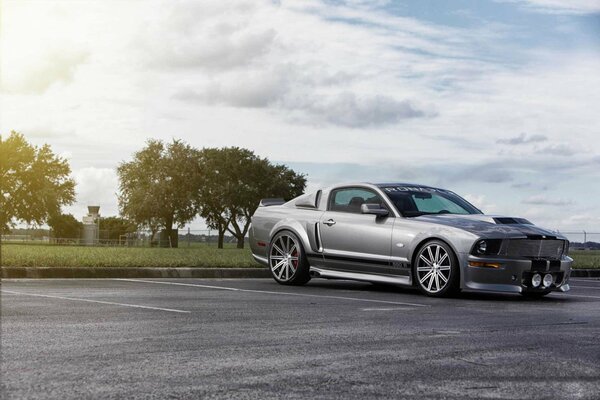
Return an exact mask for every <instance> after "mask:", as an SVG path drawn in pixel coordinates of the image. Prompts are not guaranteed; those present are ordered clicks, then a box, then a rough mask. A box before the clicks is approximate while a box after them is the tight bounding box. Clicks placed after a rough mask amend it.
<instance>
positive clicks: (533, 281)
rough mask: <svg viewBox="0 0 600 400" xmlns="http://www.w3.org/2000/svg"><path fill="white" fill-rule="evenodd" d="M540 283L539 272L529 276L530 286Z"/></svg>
mask: <svg viewBox="0 0 600 400" xmlns="http://www.w3.org/2000/svg"><path fill="white" fill-rule="evenodd" d="M540 283H542V276H541V275H540V274H534V275H533V276H532V277H531V286H533V287H538V286H540Z"/></svg>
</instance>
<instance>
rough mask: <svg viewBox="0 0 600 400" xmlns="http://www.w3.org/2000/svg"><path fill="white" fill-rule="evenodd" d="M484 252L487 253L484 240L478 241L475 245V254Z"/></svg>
mask: <svg viewBox="0 0 600 400" xmlns="http://www.w3.org/2000/svg"><path fill="white" fill-rule="evenodd" d="M486 251H487V242H486V241H485V240H480V241H479V242H478V243H477V252H478V253H479V254H485V252H486Z"/></svg>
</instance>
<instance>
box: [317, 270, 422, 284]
mask: <svg viewBox="0 0 600 400" xmlns="http://www.w3.org/2000/svg"><path fill="white" fill-rule="evenodd" d="M310 275H311V276H314V277H316V278H331V279H348V280H352V281H364V282H378V283H391V284H394V285H402V286H412V280H411V277H410V276H398V275H394V276H391V275H375V274H361V273H356V272H345V271H332V270H329V269H323V268H316V267H310Z"/></svg>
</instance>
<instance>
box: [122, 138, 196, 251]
mask: <svg viewBox="0 0 600 400" xmlns="http://www.w3.org/2000/svg"><path fill="white" fill-rule="evenodd" d="M117 173H118V175H119V180H120V185H119V207H120V211H121V215H123V216H124V217H126V218H128V219H129V220H131V221H132V222H134V223H135V224H137V225H139V226H144V227H147V228H149V229H150V230H151V231H152V237H151V240H152V239H154V236H155V234H156V232H157V231H158V229H160V228H164V229H165V231H166V234H167V235H168V237H171V235H172V230H173V226H174V225H175V226H177V227H179V228H181V227H183V225H184V224H186V223H187V222H189V221H191V220H192V219H193V218H194V217H195V216H196V215H197V214H198V204H197V202H196V201H195V200H196V199H197V194H198V190H199V183H200V178H201V171H200V168H199V163H198V151H197V150H196V149H194V148H192V147H191V146H189V145H188V144H186V143H184V142H182V141H180V140H173V142H171V143H168V144H164V143H163V142H162V141H160V140H149V141H148V142H147V144H146V147H144V148H143V149H142V150H140V151H138V152H137V153H135V154H134V156H133V160H132V161H130V162H124V163H121V164H120V165H119V167H118V168H117Z"/></svg>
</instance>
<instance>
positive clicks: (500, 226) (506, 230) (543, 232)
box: [411, 214, 563, 238]
mask: <svg viewBox="0 0 600 400" xmlns="http://www.w3.org/2000/svg"><path fill="white" fill-rule="evenodd" d="M411 219H413V220H416V221H423V222H429V223H435V224H440V225H446V226H452V227H454V228H459V229H463V230H465V231H467V232H470V233H473V234H476V235H480V236H488V237H494V236H495V237H499V238H503V237H529V236H551V237H560V238H563V237H562V236H561V235H559V234H558V233H556V232H553V231H550V230H548V229H544V228H540V227H538V226H535V225H533V224H532V223H531V222H529V221H527V220H526V219H523V218H517V217H505V216H501V215H483V214H471V215H457V214H441V215H422V216H420V217H414V218H411Z"/></svg>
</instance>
